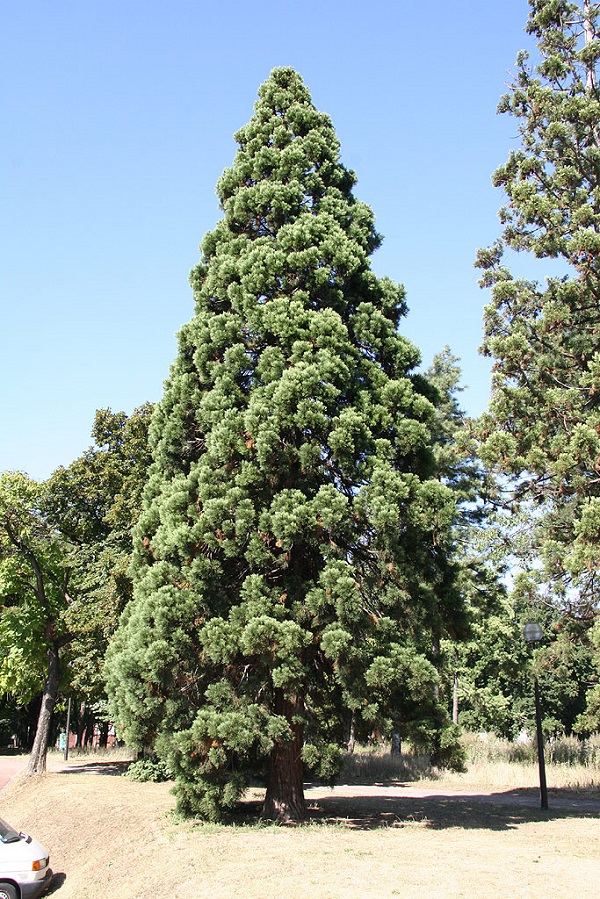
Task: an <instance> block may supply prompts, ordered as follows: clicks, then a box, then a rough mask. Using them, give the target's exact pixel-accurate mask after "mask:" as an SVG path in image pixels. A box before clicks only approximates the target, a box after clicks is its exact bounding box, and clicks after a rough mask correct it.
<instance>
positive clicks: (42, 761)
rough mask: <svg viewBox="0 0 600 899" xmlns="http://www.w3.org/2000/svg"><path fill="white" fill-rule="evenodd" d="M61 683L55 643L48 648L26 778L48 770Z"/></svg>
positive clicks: (56, 644)
mask: <svg viewBox="0 0 600 899" xmlns="http://www.w3.org/2000/svg"><path fill="white" fill-rule="evenodd" d="M59 681H60V665H59V660H58V643H57V641H53V642H52V643H51V644H50V645H49V646H48V676H47V677H46V683H45V685H44V693H43V695H42V704H41V706H40V714H39V716H38V723H37V729H36V732H35V738H34V741H33V748H32V750H31V754H30V756H29V761H28V762H27V767H26V768H25V777H30V776H31V775H32V774H43V773H44V771H45V770H46V754H47V752H48V738H49V736H50V722H51V720H52V712H53V711H54V706H55V705H56V699H57V696H58V685H59Z"/></svg>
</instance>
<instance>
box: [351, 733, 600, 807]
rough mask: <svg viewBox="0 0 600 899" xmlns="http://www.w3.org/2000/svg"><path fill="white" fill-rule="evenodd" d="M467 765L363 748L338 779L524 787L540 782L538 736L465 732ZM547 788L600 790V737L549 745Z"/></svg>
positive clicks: (530, 786) (571, 738)
mask: <svg viewBox="0 0 600 899" xmlns="http://www.w3.org/2000/svg"><path fill="white" fill-rule="evenodd" d="M463 744H464V747H465V750H466V753H467V765H466V770H465V771H464V772H462V773H457V772H453V771H446V770H441V769H439V768H436V767H434V766H432V765H431V763H430V760H429V758H428V757H427V756H416V755H413V754H412V753H411V752H410V751H409V752H408V753H405V752H403V753H402V755H391V754H390V752H389V751H387V752H386V751H384V750H382V749H381V748H380V749H378V750H372V749H365V748H362V749H359V750H358V751H357V752H354V753H353V754H352V755H347V756H346V758H345V763H344V768H343V770H342V773H341V774H340V777H339V778H338V782H339V783H348V784H357V783H362V784H378V783H381V784H393V783H402V782H404V783H407V782H413V783H414V782H421V783H428V782H429V783H432V782H435V783H436V786H439V787H442V788H443V787H444V786H448V787H454V788H455V789H464V790H468V789H469V788H475V787H477V788H479V789H489V790H494V789H501V788H504V789H519V788H533V787H536V786H538V785H539V772H538V760H537V758H538V757H537V745H536V742H535V739H530V740H525V741H522V742H520V741H515V742H509V741H508V740H500V739H498V738H497V737H494V736H493V735H491V734H485V735H479V734H469V733H465V734H464V735H463ZM545 759H546V777H547V781H548V787H549V788H550V789H552V788H557V789H558V788H561V789H570V790H585V791H588V792H589V791H594V793H597V791H598V790H599V789H600V736H595V737H591V738H590V739H588V740H578V739H577V738H576V737H561V738H559V739H556V740H555V741H548V742H547V743H546V745H545Z"/></svg>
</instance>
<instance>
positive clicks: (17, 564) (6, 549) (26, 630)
mask: <svg viewBox="0 0 600 899" xmlns="http://www.w3.org/2000/svg"><path fill="white" fill-rule="evenodd" d="M46 500H47V488H46V487H45V485H41V484H38V483H37V482H35V481H32V480H31V479H30V478H28V477H27V476H26V475H25V474H22V473H20V472H5V473H4V474H2V475H0V604H1V605H0V694H5V693H11V694H12V695H13V696H14V697H16V698H17V699H18V700H19V702H21V703H22V704H26V703H28V702H29V701H30V700H31V699H32V698H33V697H34V696H36V695H37V694H39V693H40V692H41V691H42V689H43V686H44V681H45V679H46V674H47V668H48V662H47V658H46V654H47V650H48V647H49V646H50V645H51V644H54V643H55V642H56V641H61V643H62V642H63V641H64V640H66V635H67V632H68V631H67V624H66V620H65V613H66V609H67V606H68V602H69V599H70V597H69V594H68V592H67V585H68V581H69V577H70V567H69V551H70V547H69V544H68V543H66V542H65V541H64V539H63V538H62V536H61V535H60V534H58V533H56V532H55V531H54V530H53V528H52V527H51V526H50V525H49V523H48V522H47V521H46V519H45V517H44V514H43V509H44V506H45V503H46Z"/></svg>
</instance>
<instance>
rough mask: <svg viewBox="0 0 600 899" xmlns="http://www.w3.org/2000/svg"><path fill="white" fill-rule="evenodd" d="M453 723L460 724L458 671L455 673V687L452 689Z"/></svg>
mask: <svg viewBox="0 0 600 899" xmlns="http://www.w3.org/2000/svg"><path fill="white" fill-rule="evenodd" d="M452 723H453V724H458V671H455V672H454V685H453V688H452Z"/></svg>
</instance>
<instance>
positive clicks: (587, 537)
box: [477, 0, 600, 730]
mask: <svg viewBox="0 0 600 899" xmlns="http://www.w3.org/2000/svg"><path fill="white" fill-rule="evenodd" d="M529 5H530V14H529V19H528V22H527V31H528V33H529V34H530V35H532V36H533V37H535V38H536V39H537V42H538V49H539V56H538V65H537V66H536V67H535V68H532V67H531V66H530V63H529V56H528V54H527V53H525V52H522V53H521V54H520V55H519V58H518V60H517V66H518V70H517V74H516V77H515V79H514V82H513V84H512V85H511V89H510V92H509V93H508V94H507V95H506V96H505V97H503V98H502V100H501V103H500V106H499V111H500V112H502V113H507V114H509V115H512V116H514V117H515V119H516V120H517V122H518V124H519V133H520V137H521V143H520V146H519V148H517V149H515V150H513V151H512V152H511V153H510V155H509V158H508V160H507V162H506V163H505V164H504V165H502V166H500V168H499V169H498V170H497V171H496V172H495V174H494V183H495V184H496V185H497V186H498V187H501V188H502V189H503V191H504V193H505V195H506V199H507V202H506V204H505V206H504V207H503V208H502V209H501V211H500V219H501V221H502V224H503V233H502V236H501V238H500V239H499V240H498V241H496V243H495V244H494V245H493V246H492V247H490V248H488V249H487V250H482V251H480V253H479V256H478V261H477V264H478V265H479V266H480V267H481V268H482V269H483V271H484V274H483V277H482V281H481V283H482V285H483V286H486V287H490V288H491V292H492V298H491V302H490V304H489V305H488V306H487V308H486V311H485V339H484V344H483V352H484V353H485V354H486V355H488V356H491V357H492V358H493V360H494V364H493V370H492V398H491V402H490V407H489V412H488V413H487V414H485V415H484V416H483V417H482V419H481V422H480V425H479V435H480V439H481V448H480V449H481V456H482V459H483V460H484V463H485V464H488V465H490V466H493V467H494V469H495V470H496V471H497V472H499V473H500V474H501V475H502V476H504V477H505V480H504V482H503V483H504V487H505V488H506V494H507V496H506V499H507V501H509V502H511V503H512V506H511V511H512V512H516V511H517V510H520V513H521V515H522V521H523V522H524V532H525V533H526V535H527V539H526V540H522V541H521V546H520V548H521V553H520V554H517V553H515V556H516V561H517V564H518V566H519V567H520V568H521V569H522V570H523V571H525V572H528V573H527V580H528V591H529V597H528V603H529V605H530V607H532V608H539V609H542V610H543V609H544V608H547V607H548V606H553V607H554V608H556V609H560V610H561V612H562V613H564V614H566V615H567V616H570V617H574V618H577V619H580V620H582V621H584V622H585V624H586V627H589V626H590V625H591V624H592V622H593V620H594V618H595V616H596V614H597V609H598V594H597V576H596V573H597V569H598V562H599V561H600V550H599V541H598V534H599V533H600V515H599V510H600V478H599V477H598V475H599V473H600V438H599V436H598V435H599V434H600V406H599V405H598V388H599V387H600V381H599V380H598V377H599V373H600V359H599V356H598V299H599V297H600V255H599V252H598V251H599V249H600V238H599V236H598V230H599V226H600V205H599V204H600V145H599V131H598V121H599V118H600V89H599V86H598V76H597V69H598V59H599V57H600V40H599V39H598V28H599V26H600V7H599V6H598V4H596V3H591V2H590V0H579V2H567V0H529ZM505 251H509V253H510V255H509V257H508V258H509V261H510V262H511V264H512V263H513V262H514V265H512V267H513V268H516V267H517V265H518V260H517V259H516V257H515V255H514V254H518V253H522V254H526V256H527V258H528V267H529V271H530V272H531V274H532V275H533V274H535V272H536V271H537V270H539V269H540V268H541V267H542V265H543V268H544V270H545V274H546V280H545V284H541V283H540V282H539V281H538V280H534V279H533V278H532V277H515V276H513V274H512V272H511V269H510V268H509V267H508V264H506V263H505V262H504V259H503V256H504V254H505ZM577 639H583V640H584V642H585V637H583V638H582V637H581V634H579V636H578V637H577ZM565 646H566V643H564V642H563V643H562V644H561V646H560V647H557V649H556V651H557V652H558V653H559V655H560V658H561V662H560V666H561V669H562V670H563V673H564V674H566V673H567V671H568V672H569V675H570V676H574V675H575V673H576V671H578V670H581V672H582V674H583V676H584V677H585V678H586V680H588V682H589V648H588V650H587V653H588V659H587V661H586V660H585V659H584V656H585V653H586V651H585V650H581V651H579V650H577V652H576V654H577V653H579V661H577V662H576V661H575V658H574V657H573V658H572V659H571V661H570V662H569V663H568V664H567V667H566V668H565V664H566V663H565V662H564V658H565V652H566V651H567V650H566V649H565ZM569 652H571V650H569ZM573 666H574V667H573ZM550 693H552V690H550ZM580 694H581V689H580V687H579V686H578V685H577V684H575V685H574V687H573V690H572V695H571V696H570V697H567V696H565V697H563V698H562V699H561V700H560V701H559V699H558V696H557V695H556V694H555V695H554V697H552V696H551V695H550V698H549V702H550V703H551V704H554V705H555V706H561V705H562V706H563V708H562V711H561V710H557V714H556V720H557V722H560V723H562V724H563V725H564V726H565V727H566V728H567V730H570V728H571V727H572V725H573V722H574V718H575V717H576V715H577V710H578V709H579V708H580V706H581V701H580V700H581V695H580ZM590 701H593V696H592V695H591V696H590ZM568 705H570V709H568V708H567V706H568ZM580 720H581V723H582V726H583V719H580ZM589 723H591V722H588V724H589Z"/></svg>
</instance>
